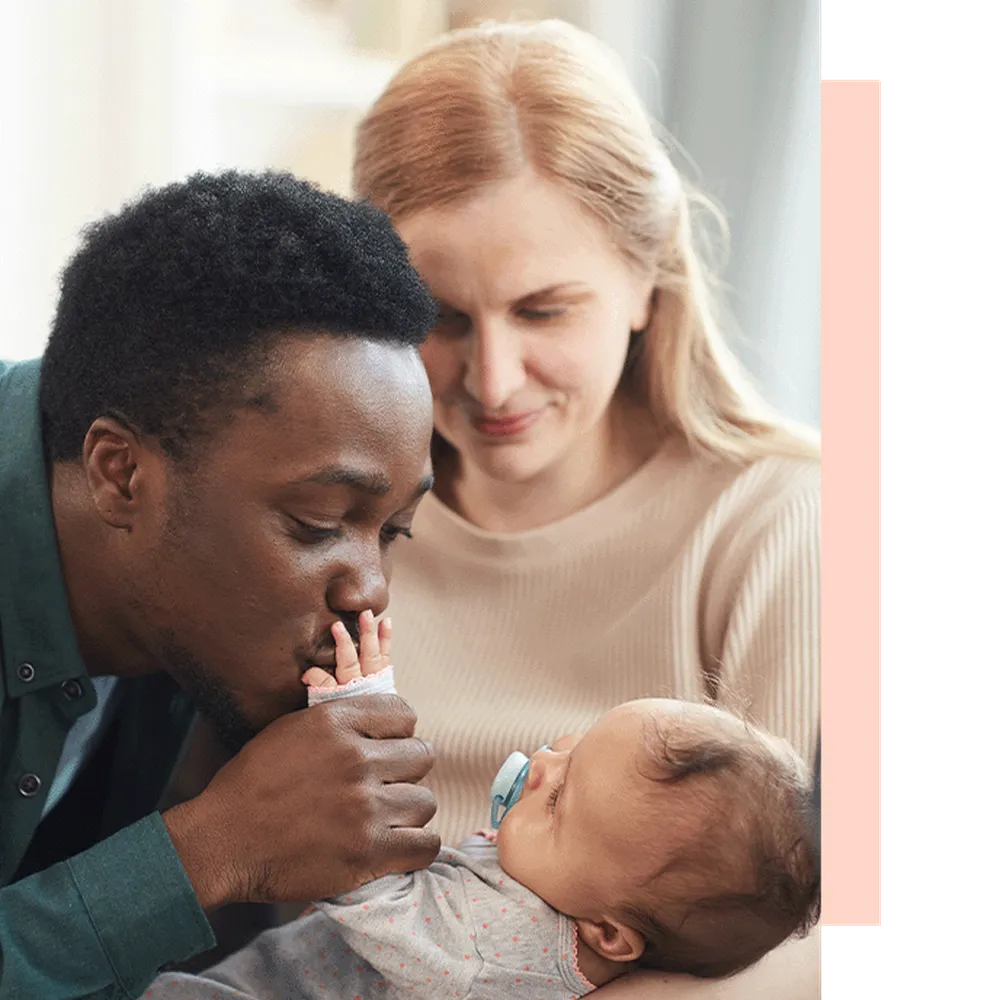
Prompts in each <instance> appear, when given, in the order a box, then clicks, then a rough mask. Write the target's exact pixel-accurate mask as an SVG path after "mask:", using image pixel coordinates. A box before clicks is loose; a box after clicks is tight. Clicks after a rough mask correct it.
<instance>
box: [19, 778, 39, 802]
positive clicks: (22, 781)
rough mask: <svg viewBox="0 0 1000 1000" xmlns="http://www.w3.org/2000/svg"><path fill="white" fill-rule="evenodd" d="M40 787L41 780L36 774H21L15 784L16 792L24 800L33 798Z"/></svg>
mask: <svg viewBox="0 0 1000 1000" xmlns="http://www.w3.org/2000/svg"><path fill="white" fill-rule="evenodd" d="M41 787H42V779H41V778H39V777H38V775H37V774H31V773H30V772H29V773H28V774H22V775H21V777H20V778H19V779H18V782H17V790H18V791H19V792H20V793H21V794H22V795H23V796H24V797H25V798H26V799H30V798H33V797H34V796H35V795H37V794H38V792H39V789H41Z"/></svg>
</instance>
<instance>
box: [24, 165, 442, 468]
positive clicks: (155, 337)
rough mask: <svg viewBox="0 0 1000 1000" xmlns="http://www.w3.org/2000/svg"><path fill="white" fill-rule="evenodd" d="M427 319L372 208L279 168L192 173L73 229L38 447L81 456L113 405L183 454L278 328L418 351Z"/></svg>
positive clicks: (391, 237)
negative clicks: (77, 242)
mask: <svg viewBox="0 0 1000 1000" xmlns="http://www.w3.org/2000/svg"><path fill="white" fill-rule="evenodd" d="M434 317H435V305H434V301H433V299H432V298H431V296H430V294H429V293H428V291H427V290H426V289H425V287H424V286H423V284H422V283H421V281H420V279H419V277H418V276H417V273H416V271H415V270H414V269H413V267H412V266H411V264H410V262H409V258H408V255H407V251H406V247H405V245H404V244H403V242H402V241H401V240H400V238H399V237H398V236H397V234H396V233H395V231H394V230H393V228H392V226H391V224H390V222H389V219H388V217H387V216H386V215H384V214H383V213H382V212H381V211H379V210H378V209H376V208H374V207H372V206H371V205H368V204H366V203H363V202H350V201H346V200H345V199H343V198H340V197H338V196H336V195H334V194H331V193H328V192H325V191H322V190H320V188H318V187H317V186H316V185H314V184H312V183H309V182H307V181H304V180H300V179H298V178H296V177H293V176H292V175H291V174H288V173H279V172H266V173H260V174H252V173H243V172H237V171H228V172H225V173H220V174H213V175H209V174H195V175H193V176H192V177H190V178H189V179H188V180H186V181H184V182H182V183H176V184H171V185H168V186H166V187H163V188H160V189H156V190H152V191H148V192H146V193H145V194H143V195H142V196H141V197H139V198H138V199H137V200H135V201H134V202H132V203H130V204H128V205H126V206H125V208H124V209H122V210H121V211H120V212H118V213H117V214H115V215H112V216H109V217H107V218H105V219H103V220H101V221H99V222H97V223H95V224H93V225H91V226H89V227H88V228H87V229H86V230H85V231H84V234H83V244H82V246H81V247H80V249H79V250H78V251H77V253H76V254H75V255H74V256H73V258H72V259H71V260H70V262H69V264H68V266H67V267H66V269H65V271H64V273H63V276H62V292H61V296H60V299H59V304H58V308H57V311H56V316H55V321H54V324H53V327H52V333H51V336H50V338H49V341H48V344H47V346H46V349H45V354H44V358H43V361H42V374H41V408H42V416H43V425H44V428H45V445H46V452H47V455H48V457H49V459H50V460H52V461H62V460H69V459H74V458H77V457H79V455H80V451H81V448H82V445H83V440H84V437H85V436H86V433H87V430H88V428H89V427H90V425H91V424H92V423H93V421H94V420H95V419H96V418H97V417H100V416H114V417H116V418H118V419H120V420H123V421H124V422H126V423H127V424H128V425H129V426H132V427H133V428H134V429H136V430H139V431H141V432H144V433H147V434H150V435H152V436H153V437H155V438H156V439H157V440H158V441H159V443H160V445H161V446H162V447H163V449H164V451H165V452H166V453H167V454H169V455H171V456H172V457H174V458H176V459H181V458H184V457H186V455H187V452H188V447H187V446H188V445H189V443H190V441H191V440H192V439H193V438H196V437H198V436H199V435H203V434H205V433H207V432H209V431H210V429H211V426H212V425H211V421H210V420H209V419H208V417H209V416H210V415H212V414H224V413H227V412H230V411H232V410H233V409H235V408H236V406H238V405H240V403H241V402H245V401H246V396H247V393H248V387H249V385H250V384H251V383H253V382H254V381H255V380H256V381H259V373H260V366H261V365H262V364H263V363H264V362H265V361H266V359H267V353H268V350H269V348H271V347H272V346H273V345H274V344H275V342H276V338H278V337H280V336H282V335H288V334H297V333H308V334H317V333H318V334H329V335H331V336H355V337H364V338H366V339H370V340H376V341H382V342H385V343H390V344H398V345H404V346H413V347H416V346H419V345H420V344H421V343H422V342H423V340H424V339H425V337H426V335H427V332H428V331H429V329H430V327H431V325H432V324H433V321H434ZM373 374H374V375H375V377H377V374H378V373H377V372H376V373H373Z"/></svg>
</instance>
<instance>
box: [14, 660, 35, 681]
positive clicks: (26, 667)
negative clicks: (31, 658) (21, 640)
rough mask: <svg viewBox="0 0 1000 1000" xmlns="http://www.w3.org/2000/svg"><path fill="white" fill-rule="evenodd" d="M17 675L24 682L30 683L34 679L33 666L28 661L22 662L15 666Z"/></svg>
mask: <svg viewBox="0 0 1000 1000" xmlns="http://www.w3.org/2000/svg"><path fill="white" fill-rule="evenodd" d="M17 676H18V677H20V679H21V680H22V681H24V683H25V684H30V683H31V682H32V681H33V680H34V679H35V668H34V667H33V666H32V665H31V664H30V663H22V664H21V665H20V666H19V667H18V668H17Z"/></svg>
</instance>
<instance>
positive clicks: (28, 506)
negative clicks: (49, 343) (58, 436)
mask: <svg viewBox="0 0 1000 1000" xmlns="http://www.w3.org/2000/svg"><path fill="white" fill-rule="evenodd" d="M40 373H41V360H40V359H36V360H34V361H26V362H22V363H20V364H15V365H12V366H11V367H9V368H7V369H6V371H4V369H3V366H2V365H0V440H2V442H3V443H2V445H0V567H2V570H0V641H2V659H3V671H4V681H5V685H6V689H7V697H9V698H18V697H21V696H22V695H25V694H29V693H32V692H35V691H38V690H39V689H41V688H45V687H50V686H52V685H54V684H61V683H62V682H64V681H66V680H69V679H71V678H77V679H80V680H81V681H82V683H83V684H84V690H85V697H84V698H83V699H81V701H84V702H92V701H93V700H94V693H93V687H92V685H91V684H90V683H89V678H87V670H86V667H85V666H84V663H83V658H82V657H81V656H80V651H79V648H78V647H77V642H76V630H75V628H74V626H73V619H72V617H71V615H70V610H69V599H68V597H67V594H66V587H65V584H64V582H63V576H62V565H61V563H60V559H59V547H58V544H57V542H56V532H55V524H54V522H53V517H52V500H51V494H50V490H49V480H48V474H47V471H46V465H45V456H44V451H43V448H42V419H41V408H40V404H39V395H38V386H39V377H40ZM29 668H30V669H29ZM90 707H92V705H91V706H90ZM80 708H81V709H84V710H86V708H87V705H86V704H81V705H80Z"/></svg>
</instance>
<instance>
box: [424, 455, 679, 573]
mask: <svg viewBox="0 0 1000 1000" xmlns="http://www.w3.org/2000/svg"><path fill="white" fill-rule="evenodd" d="M696 464H697V460H696V459H695V458H694V456H693V455H692V454H691V452H690V450H689V449H688V447H687V444H686V442H685V441H684V440H683V439H682V438H680V437H674V438H671V439H669V440H668V441H667V442H666V443H665V444H664V445H663V446H662V447H661V448H659V449H658V450H657V451H656V452H655V453H654V454H653V455H652V457H650V458H649V459H647V461H646V462H644V463H643V464H642V465H641V466H640V467H639V468H638V469H636V470H635V472H633V473H632V474H631V475H630V476H628V477H627V478H626V479H625V480H623V481H622V482H621V483H619V484H618V485H617V486H616V487H614V489H612V490H610V491H609V492H607V493H605V494H604V496H602V497H599V498H598V499H597V500H595V501H594V502H593V503H590V504H588V505H587V506H586V507H583V508H581V509H580V510H578V511H574V512H573V513H572V514H568V515H566V516H565V517H563V518H560V519H559V520H558V521H553V522H552V523H551V524H546V525H541V526H540V527H537V528H529V529H527V530H525V531H516V532H499V531H487V530H485V529H483V528H479V527H477V526H476V525H474V524H472V523H471V522H470V521H467V520H466V519H465V518H464V517H462V516H461V515H460V514H458V513H456V512H455V511H454V510H452V509H451V508H450V507H449V506H447V505H446V504H445V503H444V502H443V501H442V500H440V499H439V498H438V497H437V496H436V495H435V494H433V493H430V494H428V495H427V496H426V497H425V498H424V499H423V501H422V502H421V504H420V507H419V508H418V509H417V517H416V523H415V525H414V533H415V534H416V536H417V538H418V539H419V538H420V537H421V536H423V535H424V534H425V533H426V534H429V535H431V536H432V537H433V540H434V546H435V548H437V549H442V550H445V551H452V552H453V553H454V554H455V555H461V556H463V557H466V558H472V559H482V560H498V559H499V560H524V559H536V560H537V559H544V558H545V557H546V556H547V555H548V554H550V553H552V552H553V551H554V550H555V551H559V550H561V549H563V547H564V546H565V545H567V544H569V545H577V546H579V545H581V544H584V543H585V542H586V539H587V538H588V536H589V537H593V538H603V537H606V536H607V535H609V534H611V533H617V532H618V531H619V530H620V529H621V528H622V526H623V525H624V523H625V522H628V521H631V520H632V519H633V518H634V517H637V516H641V512H642V508H643V507H644V506H645V504H647V503H648V502H649V501H650V500H653V499H656V500H658V501H660V502H663V501H664V500H666V499H668V498H670V497H671V496H676V495H678V494H679V493H680V492H681V491H682V490H683V489H684V487H685V485H686V484H688V483H689V482H691V481H692V477H691V472H692V470H693V469H694V467H695V465H696ZM564 554H565V553H564Z"/></svg>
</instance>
